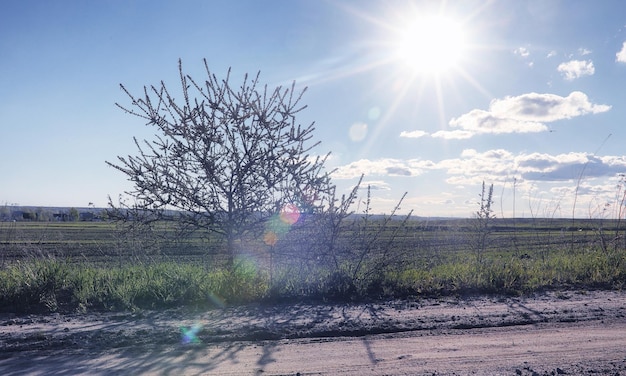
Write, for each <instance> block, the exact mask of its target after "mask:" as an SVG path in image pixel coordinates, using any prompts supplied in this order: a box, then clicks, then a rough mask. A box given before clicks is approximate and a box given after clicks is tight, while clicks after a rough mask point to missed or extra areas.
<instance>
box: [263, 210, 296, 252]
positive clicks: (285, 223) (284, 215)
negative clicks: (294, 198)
mask: <svg viewBox="0 0 626 376" xmlns="http://www.w3.org/2000/svg"><path fill="white" fill-rule="evenodd" d="M299 219H300V208H298V205H296V204H286V205H285V206H283V207H282V209H281V210H280V212H279V213H278V215H275V216H273V217H272V218H270V219H269V220H268V221H267V225H266V227H265V234H264V235H263V242H264V243H265V244H267V245H269V246H272V247H273V246H275V245H276V243H278V240H279V239H280V237H281V236H283V235H285V234H286V233H287V232H288V231H289V228H290V227H291V226H293V225H294V224H295V223H296V222H298V220H299Z"/></svg>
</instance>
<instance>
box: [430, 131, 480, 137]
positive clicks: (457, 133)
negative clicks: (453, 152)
mask: <svg viewBox="0 0 626 376" xmlns="http://www.w3.org/2000/svg"><path fill="white" fill-rule="evenodd" d="M473 135H474V133H472V132H470V131H462V130H458V129H456V130H453V131H437V132H435V133H433V134H432V135H431V136H432V137H435V138H443V139H445V140H452V139H457V140H462V139H466V138H471V137H472V136H473Z"/></svg>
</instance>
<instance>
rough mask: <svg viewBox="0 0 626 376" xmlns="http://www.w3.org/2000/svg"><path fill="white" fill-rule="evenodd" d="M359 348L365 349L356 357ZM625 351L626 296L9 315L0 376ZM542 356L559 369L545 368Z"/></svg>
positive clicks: (329, 369)
mask: <svg viewBox="0 0 626 376" xmlns="http://www.w3.org/2000/svg"><path fill="white" fill-rule="evenodd" d="M620 338H621V339H620ZM502 341H504V342H502ZM577 341H578V342H577ZM620 341H621V342H620ZM322 344H323V346H322ZM472 344H474V345H472ZM585 344H586V345H585ZM320 346H322V347H320ZM351 346H352V347H354V346H356V347H355V349H358V350H354V351H357V353H355V354H352V355H351V356H348V355H349V351H350V350H349V349H351V348H352V347H351ZM446 346H447V347H446ZM523 346H527V348H524V347H523ZM528 346H530V347H528ZM374 348H376V351H374ZM624 348H626V293H624V292H620V291H565V292H548V293H542V294H536V295H533V296H529V297H492V296H487V297H470V298H467V299H460V298H451V297H448V298H442V299H424V300H416V301H404V300H395V301H387V302H374V303H362V304H304V303H301V304H281V305H274V306H268V305H259V304H256V305H246V306H238V307H228V308H224V309H214V310H210V311H203V312H199V311H198V312H194V311H193V310H189V309H176V310H168V311H159V312H148V311H145V312H138V313H94V314H88V315H80V314H71V315H60V314H53V315H26V316H12V315H6V314H3V315H0V374H7V375H9V374H58V375H61V374H81V373H90V374H110V373H118V374H137V373H142V374H150V373H152V374H204V373H211V374H254V373H255V372H256V373H258V374H261V373H262V374H296V373H297V372H300V373H301V374H341V373H343V374H353V373H356V374H361V375H364V374H433V373H435V374H446V373H449V374H452V372H457V373H460V374H465V373H464V372H466V373H469V372H473V373H475V374H476V372H481V371H484V372H487V373H485V374H489V372H488V371H498V372H502V373H503V374H511V372H513V373H514V374H529V375H530V374H533V372H535V373H536V374H542V372H543V373H545V374H550V373H551V372H552V373H554V374H558V373H559V371H558V370H561V372H565V373H569V374H579V372H582V370H583V368H584V367H591V368H589V369H591V370H592V371H594V372H596V373H600V374H611V375H615V374H619V373H620V372H621V373H622V374H625V373H626V350H623V349H624ZM364 349H365V350H366V351H365V352H363V350H364ZM437 349H439V350H437ZM446 349H448V350H446ZM480 349H482V350H480ZM505 349H508V350H506V351H505ZM576 349H579V350H576ZM279 350H280V351H279ZM479 350H480V351H479ZM294 351H295V353H294ZM329 351H330V352H329ZM520 351H521V352H520ZM528 351H530V353H528ZM342 352H345V356H343V357H342V356H339V357H337V354H339V355H340V354H341V353H342ZM279 353H280V354H279ZM435 353H436V354H439V355H438V356H435V355H434V354H435ZM504 353H506V354H509V356H510V358H506V357H505V358H502V357H501V355H502V354H504ZM288 354H291V355H288ZM298 354H299V355H298ZM333 354H335V357H333ZM359 354H360V355H359ZM385 354H386V355H385ZM428 354H430V355H428ZM515 354H517V355H515ZM533 354H535V355H537V354H543V355H541V356H543V357H544V360H545V361H552V362H553V363H554V361H555V360H556V359H561V360H562V362H561V363H558V364H556V363H555V364H541V362H542V360H541V357H540V356H539V355H537V356H535V355H533ZM603 354H604V355H603ZM565 355H567V356H565ZM549 356H551V357H552V358H549ZM555 356H556V358H554V357H555ZM290 357H291V358H290ZM394 357H395V358H394ZM546 357H548V358H546ZM289 359H291V360H289ZM306 359H308V360H306ZM342 359H343V360H342ZM350 359H352V360H350ZM390 359H391V360H394V361H393V364H391V363H389V362H387V363H386V361H389V360H390ZM436 359H439V360H436ZM463 359H465V360H463ZM507 359H508V363H507ZM522 359H526V360H522ZM549 359H552V360H549ZM495 360H498V361H497V362H495ZM289 361H291V362H295V364H289V363H288V362H289ZM534 361H537V362H539V363H533V362H534ZM333 362H334V363H337V364H333ZM494 362H495V363H494ZM524 362H527V363H524ZM594 362H595V363H594ZM509 363H510V364H509ZM342 364H343V365H342ZM594 364H595V365H594ZM420 365H421V366H420ZM324 366H325V367H324ZM444 366H445V367H444ZM342 367H343V368H342ZM407 367H408V368H407ZM416 367H417V368H416ZM432 367H434V368H432ZM442 367H444V368H442ZM468 367H469V368H468ZM484 367H491V368H489V369H488V370H487V369H485V368H484ZM494 367H496V368H494ZM541 367H544V368H541ZM545 367H547V368H545ZM550 367H551V368H550ZM581 367H583V368H581ZM557 368H558V369H557ZM168 370H169V371H168ZM411 370H412V371H411ZM587 370H588V369H585V373H586V372H587ZM292 371H293V372H292ZM518 371H519V372H518ZM604 371H606V373H605V372H604ZM420 372H421V373H420ZM478 374H480V373H478ZM490 374H493V373H490Z"/></svg>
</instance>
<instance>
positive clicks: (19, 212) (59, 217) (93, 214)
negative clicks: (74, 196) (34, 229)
mask: <svg viewBox="0 0 626 376" xmlns="http://www.w3.org/2000/svg"><path fill="white" fill-rule="evenodd" d="M105 219H106V213H105V211H104V210H99V209H89V210H79V209H76V208H60V209H49V208H37V207H21V206H8V205H5V206H1V207H0V221H19V222H23V221H25V222H52V221H57V222H78V221H85V222H89V221H101V220H105Z"/></svg>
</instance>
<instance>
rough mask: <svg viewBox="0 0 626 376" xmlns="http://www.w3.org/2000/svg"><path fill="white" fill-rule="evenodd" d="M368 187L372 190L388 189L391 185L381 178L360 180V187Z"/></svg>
mask: <svg viewBox="0 0 626 376" xmlns="http://www.w3.org/2000/svg"><path fill="white" fill-rule="evenodd" d="M368 187H369V188H370V189H371V190H373V191H389V190H391V186H390V185H389V184H388V183H387V182H385V181H383V180H367V181H362V182H361V186H360V188H361V189H367V188H368Z"/></svg>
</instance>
